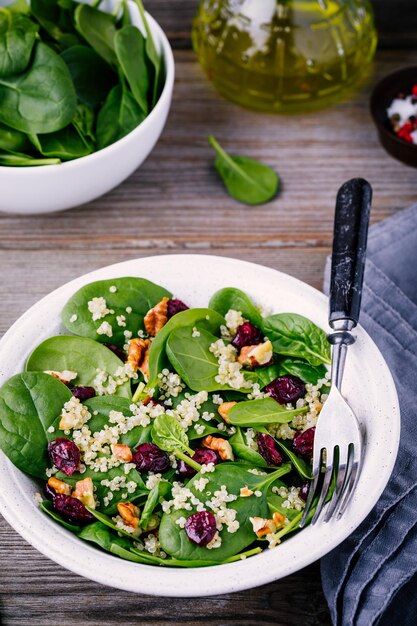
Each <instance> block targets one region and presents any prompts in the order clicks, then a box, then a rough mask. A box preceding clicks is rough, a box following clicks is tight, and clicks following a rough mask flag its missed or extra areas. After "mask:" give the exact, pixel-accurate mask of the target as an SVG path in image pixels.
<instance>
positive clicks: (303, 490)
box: [298, 480, 310, 502]
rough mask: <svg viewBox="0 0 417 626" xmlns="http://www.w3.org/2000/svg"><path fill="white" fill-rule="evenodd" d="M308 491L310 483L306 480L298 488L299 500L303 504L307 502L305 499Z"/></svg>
mask: <svg viewBox="0 0 417 626" xmlns="http://www.w3.org/2000/svg"><path fill="white" fill-rule="evenodd" d="M309 491H310V483H309V481H308V480H306V481H305V482H304V483H303V484H302V485H301V487H300V492H299V494H298V495H299V496H300V498H301V500H304V502H307V498H308V492H309Z"/></svg>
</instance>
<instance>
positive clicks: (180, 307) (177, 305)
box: [167, 300, 190, 319]
mask: <svg viewBox="0 0 417 626" xmlns="http://www.w3.org/2000/svg"><path fill="white" fill-rule="evenodd" d="M189 308H190V307H188V306H187V305H186V304H184V302H182V301H181V300H168V311H167V314H168V319H170V318H171V317H172V316H173V315H176V314H177V313H181V311H187V310H188V309H189Z"/></svg>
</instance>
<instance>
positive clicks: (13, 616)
mask: <svg viewBox="0 0 417 626" xmlns="http://www.w3.org/2000/svg"><path fill="white" fill-rule="evenodd" d="M149 4H151V3H149ZM153 4H154V5H155V12H156V9H157V7H158V5H159V6H160V7H161V10H162V8H163V9H164V11H166V12H168V13H165V15H166V19H167V21H168V22H169V20H171V18H172V19H173V20H174V18H175V19H176V18H177V15H176V14H177V13H180V11H178V3H174V2H172V3H168V2H164V3H162V2H159V3H158V2H157V0H155V2H154V3H153ZM171 4H172V8H171ZM183 4H184V7H186V6H191V3H183ZM174 5H175V6H176V7H177V8H176V10H175V9H174ZM184 11H186V8H184ZM181 19H183V16H182V17H181ZM176 62H177V82H176V89H175V95H174V101H173V106H172V113H171V116H170V119H169V122H168V124H167V127H166V129H165V131H164V133H163V136H162V138H161V140H160V142H159V143H158V146H157V147H156V149H155V151H154V152H153V153H152V155H151V156H150V157H149V159H148V160H147V162H146V163H145V164H144V165H143V167H142V168H141V169H140V170H138V171H137V172H136V173H135V174H133V176H131V177H130V178H129V180H127V181H126V182H125V183H123V184H122V185H121V186H120V187H119V188H117V189H115V190H114V191H113V192H111V193H109V194H107V195H106V196H104V197H103V198H101V199H98V200H97V201H95V202H93V203H90V204H89V205H88V206H84V207H80V208H77V209H73V210H71V211H67V212H64V213H60V214H55V215H47V216H38V217H29V218H26V217H25V218H19V217H14V216H10V215H1V216H0V284H1V286H2V290H1V293H2V299H1V307H0V333H3V332H4V331H5V330H6V329H7V328H8V327H9V326H10V324H11V323H12V322H13V321H14V320H15V319H16V318H17V317H18V316H19V315H20V314H21V313H23V312H24V311H25V310H26V309H27V307H29V306H30V305H31V304H33V303H34V302H35V301H36V300H38V299H39V298H40V297H41V296H43V295H45V294H46V293H48V292H49V291H51V290H52V289H54V288H55V287H58V286H59V285H61V284H62V283H64V282H66V281H67V280H70V279H72V278H74V277H76V276H78V275H79V274H82V273H84V272H87V271H89V270H92V269H95V268H97V267H100V266H102V265H107V264H109V263H113V262H117V261H122V260H127V259H130V258H135V257H142V256H147V255H160V254H167V253H169V254H171V253H176V252H181V253H184V252H185V253H196V252H197V253H199V252H200V253H207V254H218V255H223V256H233V257H237V258H241V259H246V260H249V261H254V262H257V263H261V264H264V265H268V266H270V267H274V268H276V269H280V270H282V271H285V272H288V273H290V274H292V275H295V276H297V277H299V278H301V279H303V280H305V281H307V282H309V283H311V284H313V285H315V286H316V287H320V286H321V282H322V272H323V266H324V261H325V258H326V255H327V254H328V252H329V248H330V243H331V233H332V221H333V209H334V198H335V194H336V191H337V188H338V186H339V185H340V184H341V183H342V182H343V181H344V180H345V179H347V178H349V177H351V176H357V175H361V176H365V177H366V178H368V179H369V180H370V182H371V183H372V184H373V186H374V191H375V195H374V211H373V220H374V221H378V220H380V219H383V218H385V217H387V216H389V215H392V214H393V213H394V212H395V211H397V210H399V209H401V208H402V207H404V206H405V205H407V204H409V203H411V202H412V201H414V200H415V197H416V174H415V170H413V169H411V168H408V167H406V166H404V165H402V164H400V163H397V162H396V161H394V160H393V159H391V158H390V157H389V156H388V155H386V153H385V152H384V151H383V149H382V148H381V147H380V146H379V144H378V140H377V138H376V135H375V131H374V129H373V127H372V124H371V121H370V118H369V114H368V96H369V91H370V88H371V87H372V84H373V83H374V82H375V81H376V80H377V79H378V78H379V77H380V76H382V75H384V74H386V73H388V72H389V71H391V70H393V69H394V68H396V67H398V66H400V65H405V64H410V63H414V55H413V53H411V52H407V51H383V52H380V53H379V54H378V57H377V62H376V65H375V72H374V75H373V76H372V78H371V79H370V82H369V83H368V85H367V86H365V87H363V89H362V90H361V91H360V92H359V93H358V94H357V95H356V97H355V98H354V99H352V100H351V101H350V102H346V103H342V104H340V105H339V106H337V107H334V108H333V109H331V110H329V111H326V112H322V113H317V114H314V115H308V116H304V117H303V116H301V117H289V118H283V117H273V116H269V115H259V114H256V113H252V112H250V111H245V110H242V109H240V108H238V107H236V106H234V105H233V104H230V103H228V102H226V101H224V100H222V99H220V98H219V97H218V96H217V95H216V94H215V93H214V91H213V90H212V88H211V86H210V84H208V83H207V82H206V80H205V79H204V77H203V76H202V74H201V72H200V70H199V68H198V66H197V64H196V62H195V60H194V57H193V54H192V53H191V52H190V51H186V50H178V51H177V52H176ZM210 132H213V133H214V134H215V135H216V136H217V137H218V139H219V140H221V141H222V142H223V143H224V145H225V146H226V147H227V148H228V149H230V150H232V151H235V152H243V153H245V154H248V155H250V156H254V157H257V158H261V159H262V160H264V161H266V162H267V163H269V164H270V165H272V166H273V167H275V168H276V169H277V170H278V171H279V172H280V174H281V177H282V189H281V192H280V194H279V196H278V198H277V199H276V200H275V201H273V202H272V203H270V204H267V205H265V206H262V207H257V208H247V207H244V206H241V205H239V204H237V203H236V202H234V201H233V200H231V199H230V198H229V197H228V196H227V195H226V193H225V192H224V190H223V188H222V186H221V184H220V183H219V181H218V179H217V176H216V174H215V172H214V170H213V168H212V159H213V155H212V152H211V149H210V147H209V146H208V144H207V141H206V137H207V135H208V134H209V133H210ZM0 485H1V481H0ZM173 606H175V610H173ZM0 621H1V623H2V624H4V625H6V626H15V625H16V626H17V625H18V626H29V625H30V626H56V624H58V623H60V624H63V625H64V626H67V625H68V626H69V625H71V626H85V625H86V624H89V625H91V626H96V625H97V626H98V625H99V624H100V625H106V624H109V625H110V624H120V625H123V626H124V625H130V624H140V625H141V626H151V625H154V624H161V625H163V624H172V623H176V624H189V625H191V626H194V625H197V624H198V625H202V624H203V625H204V624H207V625H211V624H215V625H219V626H220V625H223V624H228V625H236V626H238V625H239V626H251V625H253V624H262V625H264V626H272V625H274V626H327V625H328V624H330V621H329V617H328V614H327V611H326V606H325V601H324V598H323V595H322V592H321V587H320V578H319V570H318V566H317V565H314V566H311V567H309V568H307V569H305V570H303V571H302V572H299V573H297V574H295V575H293V576H290V577H288V578H287V579H285V580H282V581H278V582H276V583H273V584H271V585H267V586H265V587H262V588H260V589H254V590H252V591H250V592H245V593H238V594H234V595H228V596H222V597H216V598H202V599H198V600H181V599H177V600H175V601H174V604H173V601H172V600H164V599H161V598H158V597H149V596H135V595H133V594H129V593H123V592H120V591H116V590H113V589H108V588H105V587H102V586H100V585H97V584H95V583H92V582H89V581H86V580H84V579H82V578H80V577H78V576H76V575H73V574H70V573H69V572H67V571H65V570H64V569H63V568H61V567H59V566H58V565H55V564H54V563H52V562H51V561H49V560H47V559H46V558H45V557H43V556H42V555H40V554H39V553H38V552H36V551H35V550H34V549H33V548H31V547H30V546H29V545H28V544H26V543H25V542H24V541H23V540H22V539H21V538H20V537H19V536H18V535H17V534H16V533H15V532H14V531H13V530H12V529H11V528H10V527H9V525H8V524H7V523H6V522H5V521H4V520H2V519H0Z"/></svg>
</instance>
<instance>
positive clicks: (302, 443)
mask: <svg viewBox="0 0 417 626" xmlns="http://www.w3.org/2000/svg"><path fill="white" fill-rule="evenodd" d="M315 432H316V429H315V427H314V426H313V428H309V429H308V430H305V431H304V432H303V433H301V432H300V433H297V434H296V435H295V437H294V440H293V442H292V447H293V450H294V452H296V453H297V454H299V455H300V456H307V457H308V456H311V455H312V454H313V445H314V434H315Z"/></svg>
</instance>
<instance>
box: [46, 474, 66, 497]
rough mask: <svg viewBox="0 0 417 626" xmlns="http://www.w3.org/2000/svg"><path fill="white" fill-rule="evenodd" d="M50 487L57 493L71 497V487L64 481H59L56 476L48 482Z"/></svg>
mask: <svg viewBox="0 0 417 626" xmlns="http://www.w3.org/2000/svg"><path fill="white" fill-rule="evenodd" d="M48 485H49V486H50V487H52V489H54V490H55V491H56V492H57V493H61V494H63V495H65V496H70V495H71V485H67V483H64V481H63V480H58V478H55V476H51V478H50V479H49V480H48Z"/></svg>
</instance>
